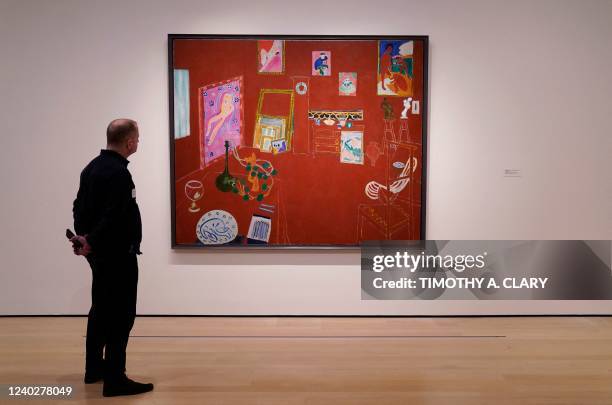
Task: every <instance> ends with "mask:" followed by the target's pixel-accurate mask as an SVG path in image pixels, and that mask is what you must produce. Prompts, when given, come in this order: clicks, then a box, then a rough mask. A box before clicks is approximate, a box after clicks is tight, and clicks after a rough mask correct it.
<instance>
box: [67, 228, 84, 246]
mask: <svg viewBox="0 0 612 405" xmlns="http://www.w3.org/2000/svg"><path fill="white" fill-rule="evenodd" d="M74 236H75V235H74V232H72V231H71V230H70V229H66V237H67V238H68V240H70V239H72V238H74ZM72 243H73V244H74V246H75V247H77V248H81V247H83V244H81V242H79V241H78V240H75V241H74V242H72Z"/></svg>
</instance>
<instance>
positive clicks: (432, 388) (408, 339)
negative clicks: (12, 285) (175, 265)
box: [0, 317, 612, 405]
mask: <svg viewBox="0 0 612 405" xmlns="http://www.w3.org/2000/svg"><path fill="white" fill-rule="evenodd" d="M85 327H86V318H70V317H66V318H45V317H32V318H31V317H24V318H0V384H47V385H49V384H64V385H72V386H73V387H74V390H75V394H74V395H73V398H72V399H71V400H70V401H69V402H66V403H70V404H97V403H104V404H160V405H161V404H172V405H175V404H219V405H226V404H227V405H241V404H262V405H276V404H278V405H294V404H296V405H297V404H300V405H302V404H303V405H315V404H334V405H345V404H346V405H348V404H351V405H353V404H355V405H373V404H375V405H379V404H380V405H384V404H432V405H437V404H453V405H458V404H512V405H514V404H520V405H526V404H551V405H552V404H554V405H559V404H581V405H582V404H584V405H595V404H612V317H502V318H168V317H160V318H148V317H145V318H138V319H137V320H136V324H135V327H134V329H133V331H132V338H131V339H130V344H129V346H128V375H129V376H130V377H132V378H134V379H137V380H141V381H151V382H154V383H155V391H154V392H152V393H148V394H143V395H139V396H134V397H120V398H103V397H102V394H101V391H102V386H101V384H94V385H87V386H86V385H84V384H83V382H82V378H83V375H82V373H83V365H84V343H85V339H84V337H83V336H84V334H85ZM0 401H1V402H2V403H8V404H11V403H14V404H18V403H28V404H32V403H41V404H49V403H52V402H54V401H50V400H48V399H47V400H40V401H34V400H28V401H27V402H24V401H17V400H10V399H8V398H7V397H0Z"/></svg>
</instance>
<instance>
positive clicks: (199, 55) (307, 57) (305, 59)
mask: <svg viewBox="0 0 612 405" xmlns="http://www.w3.org/2000/svg"><path fill="white" fill-rule="evenodd" d="M312 51H331V55H332V56H331V76H326V77H317V76H312V75H311V58H312ZM377 52H378V42H377V41H375V40H363V41H361V40H355V41H310V40H309V41H290V40H287V41H285V73H284V74H258V73H257V41H256V40H235V39H228V40H218V39H217V40H200V39H184V40H183V39H181V40H175V41H174V68H175V69H188V70H189V84H190V89H189V92H190V127H191V134H190V136H187V137H185V138H181V139H178V140H175V141H174V142H175V159H174V164H175V180H177V205H178V202H179V199H180V195H181V190H180V189H179V183H180V179H181V178H188V177H189V175H190V174H191V173H193V172H194V171H197V170H199V169H200V158H199V153H200V152H199V151H200V146H199V141H200V128H199V123H200V121H199V118H198V114H199V109H198V88H199V87H202V86H205V85H208V84H211V83H215V82H220V81H223V80H226V79H228V78H232V77H236V76H243V80H244V81H243V109H244V126H243V128H244V134H243V139H244V141H245V144H246V145H247V146H252V140H253V131H254V127H255V115H256V107H257V101H258V97H259V91H260V89H262V88H269V89H293V83H294V80H293V79H292V77H294V76H304V77H307V78H308V79H309V82H310V86H309V89H308V93H309V98H308V100H309V109H310V110H326V109H340V110H358V109H362V110H363V111H364V120H363V121H361V122H359V124H360V125H364V126H365V132H364V148H365V147H366V146H367V145H368V143H369V142H371V141H377V142H379V143H381V142H382V140H383V110H382V108H381V103H382V101H383V96H378V95H377V94H376V80H377V64H378V56H377V55H378V53H377ZM422 62H423V43H422V42H421V41H415V42H414V79H413V85H412V88H413V91H414V95H413V98H414V99H415V100H419V101H420V102H421V109H422V108H424V105H423V94H422V89H423V84H422V81H423V71H422V66H423V63H422ZM339 72H357V95H356V96H341V95H339V92H338V73H339ZM387 100H388V101H389V102H390V103H391V104H392V106H393V109H394V113H395V116H396V118H399V115H400V112H401V111H402V109H403V105H402V100H403V98H401V97H389V96H387ZM296 114H298V111H296ZM302 114H303V112H302ZM421 117H422V115H418V116H412V114H410V119H409V121H408V122H409V130H410V133H411V136H414V139H417V138H420V134H421ZM295 123H296V125H295V134H294V143H295V139H296V138H298V137H304V136H309V134H308V133H307V132H306V131H307V128H305V127H307V126H308V125H304V117H303V116H301V117H299V116H296V117H295ZM396 123H397V127H396V128H395V131H396V134H398V133H399V119H398V120H396ZM419 142H420V139H419ZM420 155H421V150H420V148H419V152H418V156H419V163H420V162H421V158H420ZM278 156H280V155H278ZM317 159H318V157H317ZM334 159H335V160H336V161H337V160H338V157H337V155H336V156H335V158H331V159H326V157H324V158H323V159H322V160H321V162H320V165H319V167H321V170H322V173H323V175H324V176H325V177H330V175H332V174H338V175H339V176H345V177H343V178H344V179H345V180H343V181H339V180H332V181H331V182H330V183H329V184H325V185H323V182H322V185H323V187H322V188H321V189H320V190H319V191H318V194H320V195H322V198H321V199H318V200H317V199H316V198H315V199H312V198H311V197H310V196H308V195H309V194H312V190H303V191H302V192H303V193H304V195H303V196H300V195H299V194H300V193H301V191H300V190H299V187H297V186H294V187H293V188H292V189H291V195H292V197H294V198H295V201H294V203H291V202H289V203H287V205H288V207H289V208H291V207H292V206H293V207H294V208H295V211H296V212H294V213H291V212H289V213H288V214H289V216H290V217H292V216H294V215H304V216H309V215H310V216H312V215H316V216H320V215H323V219H321V221H333V222H338V221H341V222H342V221H345V223H344V224H342V223H340V224H338V225H339V226H338V227H336V229H335V230H334V231H333V232H335V233H334V235H333V236H332V237H331V239H333V240H334V241H336V242H338V241H342V240H346V242H347V243H349V244H351V243H356V241H355V240H353V239H355V238H354V237H353V236H351V235H354V234H355V227H356V215H357V214H356V211H353V212H352V213H349V214H347V215H343V214H342V213H341V212H336V211H334V207H335V206H336V204H335V203H333V201H334V198H340V199H347V198H349V199H350V198H353V199H355V201H354V203H355V204H354V205H355V210H356V205H357V204H358V203H367V202H368V201H370V202H371V200H368V199H367V198H366V197H365V196H364V193H363V188H361V189H357V190H356V191H355V182H356V181H361V182H363V184H366V183H367V181H369V180H371V179H373V178H375V177H376V176H379V175H380V173H381V171H384V167H383V166H384V158H382V157H381V158H380V159H379V161H378V162H377V164H376V167H370V164H369V162H368V160H367V158H366V163H365V164H364V165H363V167H359V168H356V167H355V166H357V165H346V164H340V163H338V164H337V165H336V164H334V163H333V162H334ZM328 160H329V161H328ZM278 165H279V166H278V167H282V169H283V170H284V173H287V172H291V173H293V174H295V176H297V177H296V179H297V178H298V177H299V175H298V174H297V173H298V172H299V168H298V167H292V163H291V161H290V159H289V158H288V157H282V158H281V159H279V162H278ZM346 166H352V167H346ZM350 170H353V171H354V172H353V173H351V172H350ZM315 175H316V174H315ZM346 176H349V177H348V178H347V177H346ZM420 178H421V165H420V164H419V165H418V170H417V173H415V179H416V180H417V182H416V183H418V184H414V185H415V187H414V194H415V199H416V200H417V201H420ZM347 179H348V181H346V180H347ZM283 181H284V182H287V180H286V179H284V180H283ZM307 188H308V187H307ZM307 196H308V197H307ZM300 198H310V200H311V203H310V204H307V206H308V207H311V209H306V208H305V207H300V208H299V209H298V205H299V204H298V203H297V201H299V199H300ZM330 201H331V202H332V203H331V204H330ZM292 204H293V205H292ZM298 210H299V214H298V212H297V211H298ZM343 210H347V209H346V207H344V208H343ZM351 210H352V208H351V209H348V211H351ZM415 214H416V215H415V216H416V217H417V218H414V219H415V224H416V225H415V226H416V227H417V228H419V224H418V222H419V221H420V219H419V218H418V217H419V216H420V214H419V213H418V212H416V213H415ZM179 222H180V221H177V228H178V227H179V226H180V225H181V224H180V223H179ZM289 222H291V219H289ZM321 223H322V222H321ZM304 226H305V228H304ZM289 228H290V229H289V231H290V232H293V233H300V232H303V234H304V235H307V234H308V232H309V230H308V226H307V222H304V223H300V225H299V226H297V224H294V225H293V228H294V229H291V226H290V227H289ZM298 228H299V229H298ZM344 228H346V231H345V234H344V235H343V232H344V231H342V229H344ZM312 231H313V233H316V232H318V230H317V231H316V232H315V231H314V229H313V230H312ZM338 232H339V234H336V233H338ZM417 235H418V232H417ZM297 240H299V241H300V242H304V239H303V238H302V237H297ZM177 242H180V241H178V240H177ZM185 242H186V243H193V241H192V240H187V241H185ZM340 244H342V243H340Z"/></svg>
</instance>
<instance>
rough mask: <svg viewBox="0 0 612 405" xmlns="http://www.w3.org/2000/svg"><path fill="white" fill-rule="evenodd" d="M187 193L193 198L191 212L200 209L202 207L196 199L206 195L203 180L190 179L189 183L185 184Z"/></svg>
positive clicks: (188, 196)
mask: <svg viewBox="0 0 612 405" xmlns="http://www.w3.org/2000/svg"><path fill="white" fill-rule="evenodd" d="M185 195H186V196H187V198H189V200H191V206H190V207H189V212H198V211H200V207H198V206H197V205H196V201H198V200H199V199H200V198H202V196H203V195H204V185H203V184H202V182H201V181H198V180H189V181H188V182H187V184H185Z"/></svg>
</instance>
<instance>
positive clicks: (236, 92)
mask: <svg viewBox="0 0 612 405" xmlns="http://www.w3.org/2000/svg"><path fill="white" fill-rule="evenodd" d="M169 41H170V47H169V49H170V55H169V61H170V72H171V74H170V76H169V77H170V80H171V81H173V80H174V77H176V76H177V75H176V74H172V71H173V70H178V71H180V75H179V76H180V77H183V76H185V77H188V81H187V80H185V81H182V82H181V84H180V86H178V85H177V83H170V86H169V88H170V89H171V90H173V89H174V91H171V93H173V94H171V95H170V104H171V110H170V120H171V125H170V129H171V131H173V130H175V128H192V130H191V131H190V133H189V134H187V135H185V134H183V133H172V134H171V136H170V139H171V141H170V142H171V156H170V157H171V163H172V165H171V170H172V173H171V185H172V196H171V200H172V216H173V217H172V245H173V246H174V247H182V246H185V247H213V246H237V247H239V246H245V247H247V246H260V247H294V246H308V247H330V246H336V247H343V246H346V247H349V246H358V245H359V244H360V243H361V242H363V241H366V240H417V239H424V238H425V228H424V226H425V204H424V203H425V195H426V193H425V191H426V190H425V184H426V182H425V172H424V169H425V168H426V156H427V155H426V149H425V146H426V143H425V142H424V141H425V140H426V128H425V123H426V113H427V98H426V96H427V90H426V86H427V83H426V77H427V75H426V71H427V51H428V49H427V48H428V42H427V37H282V36H278V37H270V36H262V37H255V36H251V37H245V36H203V35H193V36H186V35H176V36H175V35H170V36H169ZM315 56H316V58H315ZM332 57H333V69H334V72H350V73H333V74H332V73H331V66H332V64H331V62H332V61H331V58H332ZM315 62H316V64H317V66H316V69H315ZM328 72H329V73H328ZM266 73H267V74H266ZM270 73H272V74H270ZM314 73H317V74H316V75H315V74H314ZM343 75H344V76H343ZM357 77H358V78H359V85H358V86H356V78H357ZM339 78H340V82H339ZM352 78H354V82H351V83H349V81H350V80H349V79H351V80H352ZM185 83H187V86H188V87H189V88H188V91H183V87H184V86H185ZM353 84H354V85H353ZM343 85H344V86H345V87H347V89H343V88H342V87H340V91H339V86H343ZM179 88H180V89H181V91H180V92H177V91H176V89H179ZM346 95H350V97H346ZM404 96H409V97H404ZM175 105H177V106H179V105H180V106H181V111H186V112H187V114H175V113H174V110H173V107H174V106H175ZM179 119H181V120H183V121H184V122H175V121H176V120H179ZM195 129H197V130H195Z"/></svg>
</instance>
